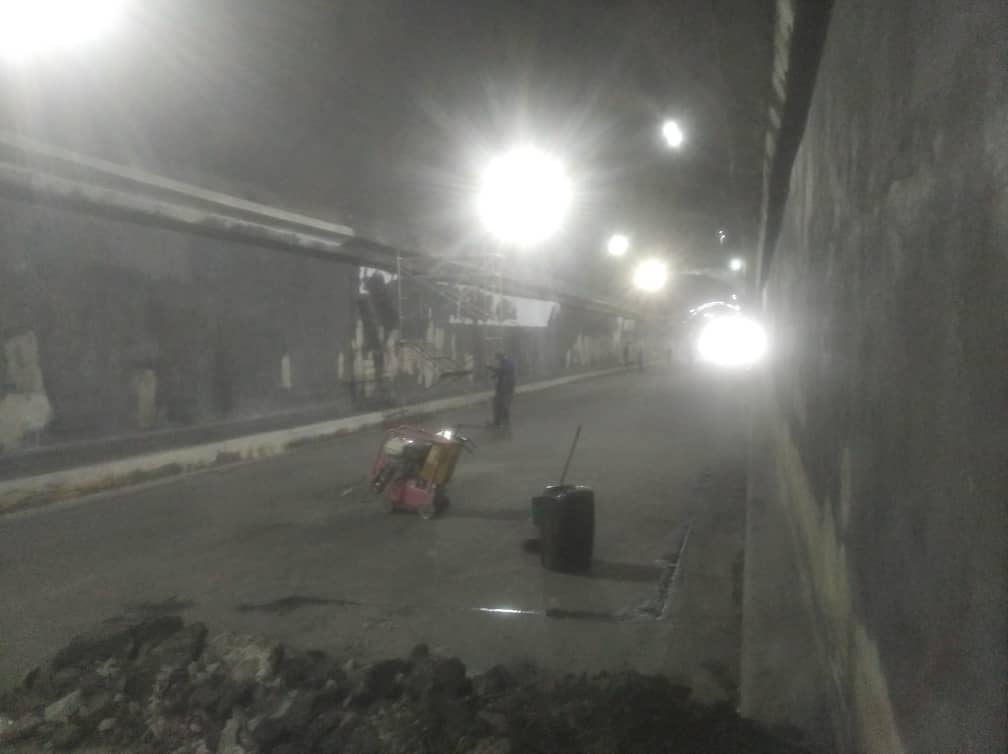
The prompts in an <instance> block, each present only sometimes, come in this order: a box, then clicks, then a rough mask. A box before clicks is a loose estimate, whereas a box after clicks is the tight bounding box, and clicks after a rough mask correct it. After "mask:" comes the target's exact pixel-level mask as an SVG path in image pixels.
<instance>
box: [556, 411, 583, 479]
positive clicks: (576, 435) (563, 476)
mask: <svg viewBox="0 0 1008 754" xmlns="http://www.w3.org/2000/svg"><path fill="white" fill-rule="evenodd" d="M579 439H581V425H580V424H578V428H577V432H575V433H574V442H572V443H571V448H570V453H568V454H567V463H565V464H564V468H563V473H562V474H561V475H560V484H563V483H564V480H566V479H567V469H569V468H570V464H571V459H572V458H573V457H574V449H575V448H576V447H577V444H578V440H579Z"/></svg>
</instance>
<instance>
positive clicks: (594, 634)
mask: <svg viewBox="0 0 1008 754" xmlns="http://www.w3.org/2000/svg"><path fill="white" fill-rule="evenodd" d="M746 394H747V390H746V387H745V385H744V384H743V383H740V382H738V381H724V380H719V379H713V378H711V376H709V375H708V376H703V375H696V374H688V373H683V372H677V371H669V370H666V369H654V370H651V371H648V372H646V373H644V374H638V373H632V372H628V373H626V374H619V375H613V376H610V377H605V378H600V379H595V380H588V381H584V382H580V383H575V384H572V385H567V386H563V387H557V388H552V389H550V390H546V391H542V392H538V393H532V394H527V395H520V396H518V397H517V399H516V401H515V405H514V407H513V420H514V423H515V426H514V429H513V432H512V433H511V437H510V438H508V437H504V436H497V435H495V434H493V433H492V432H490V431H488V430H476V431H475V432H474V433H473V435H474V437H475V439H476V440H477V442H478V443H479V448H478V450H477V452H476V454H475V455H472V456H468V455H467V456H463V458H462V460H461V462H460V465H459V467H458V470H457V472H456V476H455V479H454V480H453V482H452V485H451V490H450V495H451V498H452V507H451V508H450V509H449V511H448V512H447V514H446V515H444V516H443V517H441V518H438V519H435V520H433V521H424V520H421V519H420V517H419V516H416V515H412V514H407V513H398V514H392V515H389V514H387V513H386V512H384V511H383V510H382V509H381V508H380V506H379V505H377V504H376V503H375V502H374V500H371V499H368V498H367V496H366V495H365V494H364V492H365V490H364V485H363V479H364V474H365V472H366V470H367V468H368V467H369V464H370V462H371V460H372V457H373V455H374V453H375V450H376V447H377V445H378V442H379V439H380V435H381V433H380V432H379V431H377V430H375V431H371V432H362V433H359V434H356V435H352V436H348V437H344V438H340V439H338V440H333V441H327V442H324V443H319V444H315V445H311V446H307V447H304V448H302V449H299V450H297V451H295V452H292V453H289V454H287V455H284V456H279V457H275V458H271V459H267V460H263V461H258V462H254V463H248V464H243V465H240V466H232V467H226V468H221V469H217V470H213V471H209V472H205V473H199V474H194V475H191V476H187V477H184V478H179V479H175V480H171V481H166V482H162V483H156V484H153V485H150V486H147V487H144V488H139V489H132V490H127V491H124V492H120V493H117V494H110V495H105V496H100V497H92V498H89V499H86V500H82V501H79V502H77V503H74V504H72V505H61V506H52V507H49V508H42V509H36V510H30V511H24V512H21V513H15V514H11V515H8V516H5V517H2V518H0V593H2V594H3V603H4V604H3V608H4V609H3V610H2V611H0V637H2V643H0V684H2V685H4V686H7V685H9V684H11V683H13V682H16V681H17V680H18V679H19V678H20V676H21V675H22V674H23V673H24V672H25V671H27V670H28V669H29V668H30V667H32V666H33V665H34V664H36V663H37V662H38V661H39V660H41V659H42V658H44V657H45V656H46V655H47V654H49V653H50V652H52V651H54V650H55V649H56V648H58V647H59V646H61V645H62V644H63V643H65V642H66V641H67V640H69V639H70V638H71V637H72V636H73V635H74V634H75V633H78V632H79V631H81V630H82V629H85V628H86V627H88V626H89V625H91V624H93V623H95V622H98V621H101V620H103V619H106V618H110V617H113V616H121V615H145V614H153V613H165V612H177V613H179V614H181V615H182V616H183V617H185V618H186V619H199V620H203V621H205V622H207V624H208V625H209V626H210V629H211V630H212V631H214V630H222V629H235V630H242V631H250V632H255V633H263V634H267V635H271V636H275V637H277V638H279V639H282V640H284V641H288V642H292V643H295V644H297V645H299V646H302V647H306V648H322V649H326V650H329V651H332V652H333V653H335V654H337V655H339V656H353V657H356V658H358V659H359V660H363V661H367V660H371V659H377V658H380V657H388V656H392V655H401V654H405V653H407V652H408V651H409V649H410V648H411V647H412V646H413V645H415V644H417V643H419V642H425V643H427V644H429V645H430V646H431V647H432V648H433V649H435V650H437V651H441V652H445V653H449V654H455V655H458V656H460V657H461V658H462V659H463V661H465V662H466V663H467V664H468V665H469V666H470V667H471V668H472V669H473V670H481V669H485V668H487V667H489V666H491V665H493V664H495V663H497V662H502V661H511V660H520V659H529V660H532V661H535V662H538V663H541V664H543V665H545V666H548V667H551V668H556V669H560V670H569V671H573V672H595V671H597V670H601V669H619V668H626V667H633V668H637V669H639V670H642V671H645V672H664V673H667V674H669V675H671V676H673V677H674V678H677V679H679V680H682V681H684V682H687V683H689V684H691V685H693V686H694V688H695V689H696V690H697V692H698V693H699V694H700V695H701V696H704V697H708V698H732V697H733V696H734V693H735V690H734V689H735V683H736V679H737V672H738V671H737V665H738V650H739V646H738V644H739V619H740V614H739V601H740V588H741V587H740V585H741V567H742V562H741V558H742V532H743V524H744V507H743V495H742V493H743V489H744V478H743V476H742V469H743V466H744V457H743V456H744V447H745V443H744V440H745V433H746V422H745V412H746V405H745V403H746ZM485 418H486V415H485V412H484V411H482V410H479V409H476V408H473V409H469V410H465V411H459V412H453V413H451V414H448V415H444V416H439V417H434V418H431V419H429V420H427V421H426V422H425V425H426V426H427V427H429V428H438V427H440V426H444V425H446V424H448V423H458V422H464V423H481V422H482V421H483V420H484V419H485ZM578 424H583V425H584V432H583V435H582V438H581V443H580V446H579V448H578V451H577V454H576V456H575V458H574V462H573V464H572V466H571V471H570V475H569V480H568V481H574V482H578V483H581V484H588V485H591V486H592V487H594V488H595V490H596V508H597V513H596V517H597V528H596V532H597V533H596V543H595V562H594V565H593V568H592V570H591V572H590V573H588V574H585V575H561V574H556V573H551V572H547V571H545V570H544V569H543V568H542V567H541V566H540V563H539V559H538V556H536V555H535V554H532V553H529V552H528V551H526V550H525V549H523V547H522V543H523V542H524V541H525V540H527V539H528V538H530V537H532V536H533V534H534V532H533V529H532V527H531V526H530V524H529V522H528V506H529V498H530V497H531V496H532V495H533V494H536V493H537V492H539V491H540V490H541V489H542V487H543V485H544V484H545V483H548V482H553V481H555V480H556V477H557V476H558V475H559V473H560V469H561V468H562V466H563V461H564V457H565V455H566V452H567V448H568V445H569V442H570V439H571V437H572V436H573V433H574V430H575V428H576V427H577V425H578ZM680 556H681V557H680Z"/></svg>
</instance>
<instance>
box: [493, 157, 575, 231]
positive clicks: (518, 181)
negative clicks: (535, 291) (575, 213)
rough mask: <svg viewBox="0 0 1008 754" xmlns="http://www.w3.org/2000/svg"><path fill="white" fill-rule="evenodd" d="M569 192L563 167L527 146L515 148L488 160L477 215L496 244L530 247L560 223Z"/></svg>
mask: <svg viewBox="0 0 1008 754" xmlns="http://www.w3.org/2000/svg"><path fill="white" fill-rule="evenodd" d="M570 201H571V187H570V182H569V181H568V179H567V174H566V172H565V171H564V168H563V165H562V164H561V163H560V161H559V160H557V159H556V158H555V157H552V156H551V155H548V154H546V153H544V152H541V151H539V150H538V149H534V148H532V147H520V148H518V149H514V150H512V151H510V152H508V153H507V154H504V155H501V156H500V157H497V158H495V159H494V160H493V161H491V163H490V165H489V166H488V167H487V169H486V172H485V173H484V174H483V184H482V188H481V190H480V194H479V199H478V210H479V215H480V218H481V219H482V220H483V223H484V225H485V226H486V228H487V230H489V231H490V232H491V233H492V234H493V235H495V236H496V237H497V238H498V239H500V240H502V241H505V242H508V243H514V244H517V245H519V246H530V245H533V244H536V243H539V242H541V241H544V240H545V239H547V238H548V237H549V236H551V235H553V233H555V232H556V231H557V230H558V229H559V228H560V226H561V225H562V224H563V221H564V218H565V217H566V215H567V210H568V208H569V206H570Z"/></svg>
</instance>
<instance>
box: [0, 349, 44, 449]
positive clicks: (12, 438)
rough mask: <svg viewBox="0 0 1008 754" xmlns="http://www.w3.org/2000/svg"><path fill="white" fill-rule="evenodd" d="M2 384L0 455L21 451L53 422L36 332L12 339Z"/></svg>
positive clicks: (0, 385) (7, 353)
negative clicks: (21, 447)
mask: <svg viewBox="0 0 1008 754" xmlns="http://www.w3.org/2000/svg"><path fill="white" fill-rule="evenodd" d="M2 366H3V376H4V380H3V383H2V384H0V452H2V451H3V450H12V449H15V448H18V447H20V446H21V445H22V444H24V443H25V442H26V441H27V440H30V439H31V438H32V437H33V436H35V435H37V434H38V433H39V432H41V431H42V430H43V429H45V427H46V426H47V425H48V424H49V422H50V421H52V415H53V412H52V406H51V405H50V403H49V398H48V396H47V395H46V390H45V384H44V382H43V380H42V369H41V367H40V366H39V352H38V340H37V339H36V337H35V333H34V332H26V333H22V334H20V335H15V336H14V337H11V338H8V339H7V341H6V342H5V343H4V347H3V364H2Z"/></svg>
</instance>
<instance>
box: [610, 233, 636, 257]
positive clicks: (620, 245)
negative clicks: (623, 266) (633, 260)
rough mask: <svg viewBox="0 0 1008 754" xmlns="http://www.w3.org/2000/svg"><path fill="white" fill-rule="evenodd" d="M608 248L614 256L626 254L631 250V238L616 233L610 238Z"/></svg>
mask: <svg viewBox="0 0 1008 754" xmlns="http://www.w3.org/2000/svg"><path fill="white" fill-rule="evenodd" d="M606 249H607V250H608V252H609V253H610V254H612V255H613V256H614V257H622V256H626V253H627V252H628V251H630V239H629V238H627V237H626V236H624V235H623V234H622V233H615V234H613V235H612V236H611V237H610V238H609V243H607V244H606Z"/></svg>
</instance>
